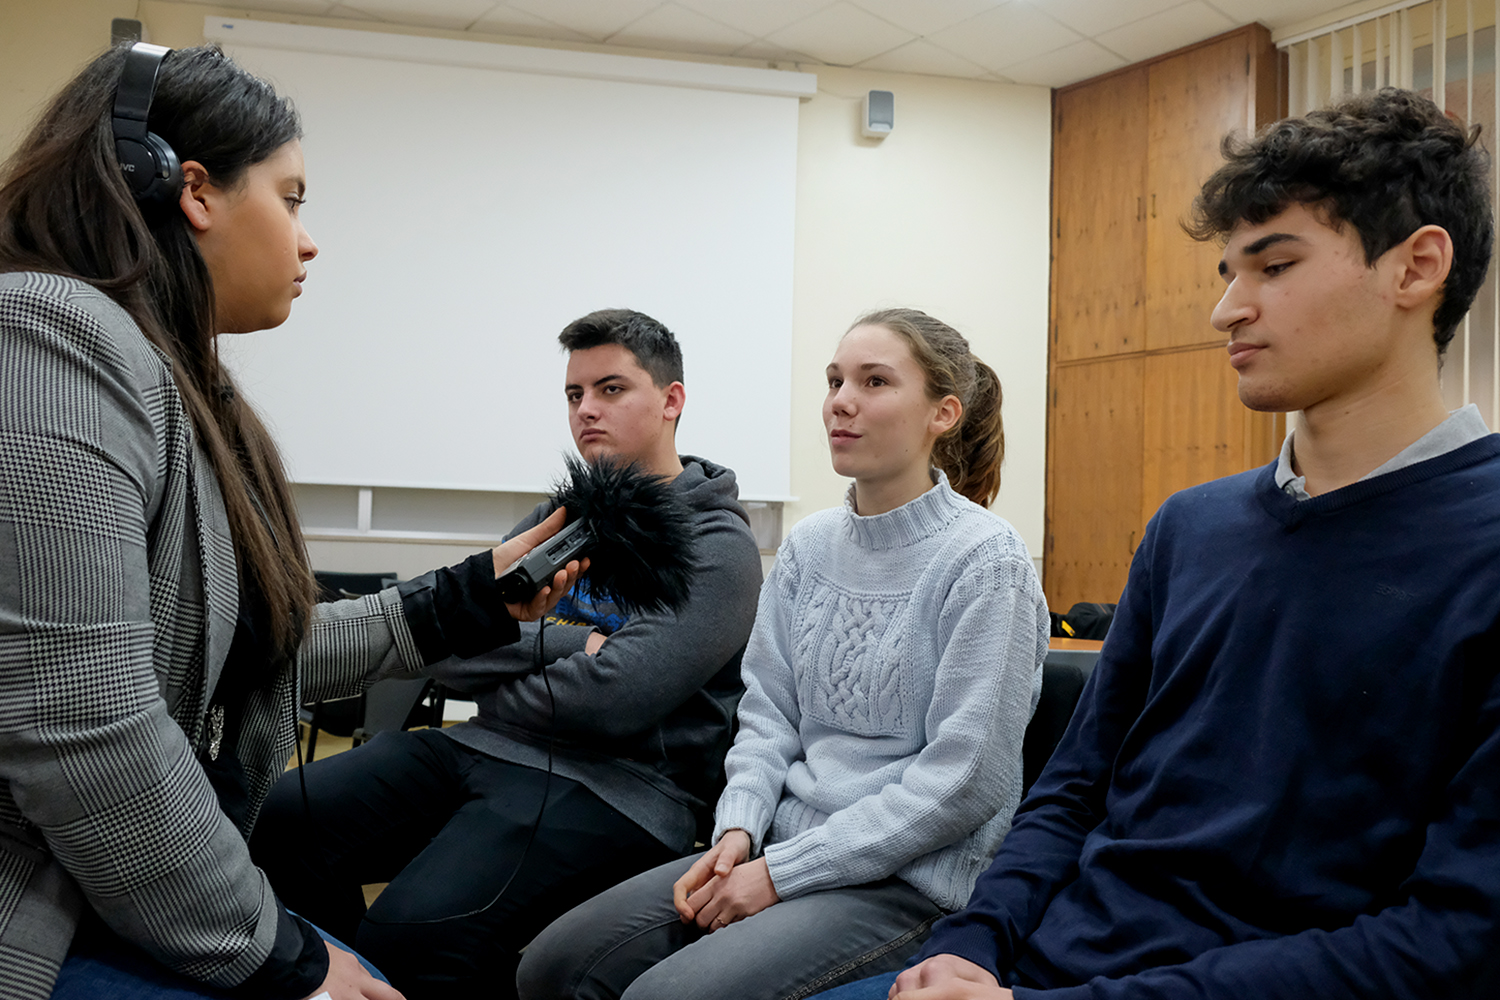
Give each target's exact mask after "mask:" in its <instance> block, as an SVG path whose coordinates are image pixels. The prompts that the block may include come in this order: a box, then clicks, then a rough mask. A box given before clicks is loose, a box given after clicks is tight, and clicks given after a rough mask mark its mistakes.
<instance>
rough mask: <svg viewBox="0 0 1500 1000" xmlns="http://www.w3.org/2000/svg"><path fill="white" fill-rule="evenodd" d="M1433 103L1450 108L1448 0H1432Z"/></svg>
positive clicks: (1443, 108) (1440, 107)
mask: <svg viewBox="0 0 1500 1000" xmlns="http://www.w3.org/2000/svg"><path fill="white" fill-rule="evenodd" d="M1432 103H1434V104H1436V105H1437V106H1438V110H1439V111H1446V110H1447V109H1448V0H1432Z"/></svg>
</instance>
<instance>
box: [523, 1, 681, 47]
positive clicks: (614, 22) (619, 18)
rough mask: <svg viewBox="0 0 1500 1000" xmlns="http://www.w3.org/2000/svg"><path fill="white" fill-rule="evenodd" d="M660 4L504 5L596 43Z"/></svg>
mask: <svg viewBox="0 0 1500 1000" xmlns="http://www.w3.org/2000/svg"><path fill="white" fill-rule="evenodd" d="M661 4H662V0H507V6H510V7H514V8H516V9H517V10H522V11H525V12H526V13H528V14H534V15H536V16H537V17H539V18H541V19H542V20H544V21H551V22H552V23H553V24H560V25H562V26H563V27H564V28H571V29H572V30H574V31H576V32H578V33H579V34H582V35H587V36H588V37H589V38H592V39H594V40H595V41H600V42H602V41H604V40H605V39H606V38H608V37H609V36H610V35H613V34H614V33H615V32H617V31H619V30H620V29H621V28H623V27H625V26H626V25H627V24H629V23H630V22H631V21H634V20H636V19H638V18H639V17H641V15H643V14H645V13H646V12H647V11H650V10H654V9H655V8H657V7H660V6H661Z"/></svg>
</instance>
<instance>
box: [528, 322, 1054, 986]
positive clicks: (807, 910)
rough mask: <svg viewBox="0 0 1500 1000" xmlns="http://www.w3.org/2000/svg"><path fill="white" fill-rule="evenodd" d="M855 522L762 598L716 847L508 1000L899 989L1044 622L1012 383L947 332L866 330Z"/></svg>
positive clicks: (858, 373) (663, 878) (1025, 704)
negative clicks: (1014, 495)
mask: <svg viewBox="0 0 1500 1000" xmlns="http://www.w3.org/2000/svg"><path fill="white" fill-rule="evenodd" d="M823 423H824V426H825V428H826V429H827V433H828V443H829V449H830V451H831V452H832V456H833V467H834V469H835V471H837V472H838V473H839V474H840V475H844V476H848V477H851V478H852V479H853V480H854V483H853V485H852V486H851V487H850V489H849V492H848V496H847V497H846V499H845V503H844V506H843V507H841V508H836V509H833V510H826V511H822V512H820V513H818V514H815V515H813V516H812V517H809V518H807V519H806V520H804V521H802V522H801V523H800V524H798V525H797V526H796V528H794V529H793V530H792V532H791V533H790V534H789V535H788V537H787V539H786V541H785V542H784V543H783V544H782V546H781V550H780V552H779V553H778V554H777V559H776V566H775V568H774V569H773V570H772V571H771V574H770V576H769V577H768V578H767V579H766V582H765V586H764V588H763V589H762V590H761V595H760V607H759V611H758V613H757V616H756V621H755V628H754V631H753V633H752V635H751V638H750V645H749V648H748V649H747V650H746V652H745V658H744V667H743V670H744V678H745V688H746V691H745V696H744V699H743V700H742V701H741V702H740V706H739V722H740V730H739V735H738V737H737V738H736V740H735V745H734V747H733V749H732V750H731V751H730V753H729V758H728V761H727V765H726V767H727V772H728V787H727V788H726V790H725V792H724V794H723V796H722V797H721V798H720V800H719V804H718V809H717V812H716V828H715V830H714V834H713V842H712V846H711V847H710V848H709V850H708V851H707V852H705V853H703V854H701V855H698V856H697V857H695V858H686V859H683V860H681V861H678V862H673V863H671V864H668V865H664V866H662V867H660V868H657V869H655V870H653V871H650V872H646V873H644V874H642V875H640V876H638V877H636V878H634V879H632V880H630V881H628V882H625V883H622V884H621V885H619V886H616V887H615V888H613V889H611V890H609V891H608V892H605V893H604V894H602V895H600V896H597V897H595V898H594V899H592V900H590V901H589V902H588V903H585V904H583V905H582V906H580V907H578V908H576V909H574V910H572V911H571V912H569V913H568V914H566V915H564V916H563V917H562V918H560V919H559V920H558V921H557V922H555V923H554V924H552V925H551V926H550V927H549V928H548V929H547V930H546V931H544V932H543V933H542V934H541V936H540V937H538V938H537V940H536V941H535V942H533V944H532V945H531V947H530V948H528V949H527V952H526V955H525V957H524V959H523V961H522V963H521V968H520V972H519V986H520V991H521V996H522V997H524V998H527V1000H541V998H544V997H579V998H594V997H619V996H625V997H629V998H651V1000H676V998H684V1000H686V998H695V1000H696V998H701V997H716V998H729V1000H732V998H741V997H743V998H755V1000H767V998H789V997H804V996H809V995H811V994H813V993H816V992H818V991H820V990H824V989H827V988H829V987H831V986H834V985H837V984H839V983H843V982H848V981H852V980H856V979H860V978H863V977H865V976H869V975H872V974H874V973H876V972H877V971H880V970H894V969H899V968H900V967H901V966H902V965H903V964H904V963H905V962H906V960H907V958H908V957H910V956H911V955H912V954H914V953H915V951H916V950H917V948H918V947H919V946H920V944H921V942H922V940H923V939H924V938H925V936H926V934H927V930H928V928H929V927H930V926H931V924H932V923H933V921H935V920H937V919H938V918H939V917H941V916H942V915H943V914H944V913H946V912H948V911H950V910H953V909H956V908H958V907H960V906H962V905H963V903H964V901H965V900H966V899H967V898H968V895H969V892H970V890H971V888H972V887H973V884H974V880H975V878H976V877H977V876H978V874H979V872H980V871H981V870H983V868H984V867H985V866H986V865H987V863H988V861H989V859H990V857H991V856H992V855H993V853H994V851H995V848H996V846H997V845H998V844H999V842H1000V840H1001V839H1002V838H1003V837H1004V836H1005V833H1006V831H1007V830H1008V829H1009V827H1010V817H1011V814H1012V813H1013V812H1014V811H1015V808H1016V805H1017V804H1018V802H1019V799H1020V794H1021V743H1022V738H1023V735H1024V733H1025V730H1026V724H1027V722H1028V721H1029V720H1030V718H1031V713H1032V710H1033V708H1034V707H1035V705H1036V700H1037V696H1038V694H1039V693H1040V690H1041V663H1042V659H1043V657H1044V656H1045V655H1046V649H1047V635H1048V631H1049V627H1048V618H1047V607H1046V602H1045V601H1044V600H1043V598H1042V593H1041V587H1040V584H1039V583H1038V581H1037V578H1036V573H1035V571H1034V569H1033V567H1032V563H1031V558H1030V555H1029V553H1028V552H1027V551H1026V546H1025V544H1024V543H1023V542H1022V541H1021V538H1020V536H1019V535H1018V534H1017V533H1016V531H1015V529H1014V528H1012V527H1011V526H1010V525H1009V524H1007V523H1006V522H1005V521H1003V520H1001V519H1000V518H998V517H996V516H994V515H993V514H990V513H989V512H988V511H986V510H985V509H984V505H986V504H988V503H989V502H990V501H991V500H993V499H994V496H995V494H996V492H998V489H999V470H1000V461H1001V458H1002V456H1003V453H1004V432H1003V429H1002V425H1001V419H1000V384H999V381H998V379H997V378H996V377H995V373H994V371H993V370H991V369H990V368H989V366H988V365H986V364H985V363H984V362H982V361H980V360H978V359H977V358H975V357H974V356H973V355H972V354H971V353H970V351H969V346H968V343H967V342H966V341H965V340H964V338H963V337H961V336H960V335H959V334H958V333H957V332H955V331H954V330H953V329H952V328H951V327H948V326H946V325H945V324H943V323H940V322H939V321H937V320H935V319H933V318H932V317H930V316H928V315H926V314H924V313H921V312H917V311H916V310H911V309H894V310H886V311H881V312H875V313H870V314H868V315H866V316H864V317H862V318H861V319H860V320H859V321H858V322H856V323H855V325H854V326H853V327H852V328H851V329H850V330H849V332H848V333H846V334H845V335H844V338H843V340H842V341H840V343H839V346H838V349H837V350H836V351H835V353H834V357H833V361H832V362H831V363H830V364H829V365H828V395H827V397H826V399H825V400H824V403H823Z"/></svg>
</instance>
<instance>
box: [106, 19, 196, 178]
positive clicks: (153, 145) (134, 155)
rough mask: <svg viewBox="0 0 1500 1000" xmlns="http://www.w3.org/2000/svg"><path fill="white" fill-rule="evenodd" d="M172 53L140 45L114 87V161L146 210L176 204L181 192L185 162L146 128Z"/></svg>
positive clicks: (127, 59)
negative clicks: (162, 72)
mask: <svg viewBox="0 0 1500 1000" xmlns="http://www.w3.org/2000/svg"><path fill="white" fill-rule="evenodd" d="M171 51H172V50H171V49H168V48H164V47H162V46H160V45H148V44H146V43H145V42H136V43H135V44H134V45H132V46H131V47H130V51H129V52H127V53H126V54H125V68H124V69H122V70H121V71H120V85H119V86H118V87H116V88H115V111H114V118H113V120H112V122H111V125H112V127H113V129H114V133H115V158H116V159H118V160H119V161H120V170H121V171H122V172H124V174H125V183H126V184H127V185H129V186H130V191H131V193H132V194H134V195H135V200H136V201H137V202H138V203H139V204H140V206H141V207H142V208H160V207H165V206H167V205H172V204H175V203H176V202H177V196H178V195H179V194H181V193H182V164H181V163H179V162H178V160H177V154H176V153H175V152H173V150H172V147H171V146H169V145H167V142H166V140H165V139H163V138H162V137H161V136H159V135H157V134H156V133H154V132H148V131H147V130H146V118H147V116H148V115H150V113H151V98H152V96H153V95H155V93H156V74H157V71H158V70H160V69H161V64H162V61H163V60H164V59H166V58H167V56H168V55H169V54H170V53H171Z"/></svg>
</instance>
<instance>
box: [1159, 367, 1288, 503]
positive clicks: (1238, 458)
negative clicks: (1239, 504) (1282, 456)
mask: <svg viewBox="0 0 1500 1000" xmlns="http://www.w3.org/2000/svg"><path fill="white" fill-rule="evenodd" d="M1145 364H1146V369H1145V406H1144V407H1143V411H1142V412H1143V419H1144V421H1145V423H1144V428H1145V434H1144V441H1143V445H1142V452H1143V454H1142V462H1141V523H1142V525H1143V526H1144V524H1145V522H1146V521H1149V520H1150V519H1151V515H1153V514H1155V513H1156V508H1158V507H1160V506H1161V505H1162V501H1164V500H1166V499H1167V497H1169V496H1171V495H1172V494H1173V493H1176V492H1177V491H1178V490H1182V489H1186V488H1187V487H1189V486H1196V485H1197V484H1198V483H1206V482H1208V481H1209V480H1210V479H1218V478H1219V477H1220V476H1230V475H1233V474H1234V473H1236V472H1243V471H1244V470H1245V469H1248V468H1250V467H1252V466H1254V465H1257V464H1259V463H1260V461H1261V459H1259V458H1258V457H1252V456H1251V455H1250V454H1249V451H1250V448H1251V447H1252V446H1253V445H1252V442H1251V440H1250V438H1251V435H1250V433H1249V432H1248V428H1249V427H1250V425H1251V424H1252V423H1253V422H1255V421H1260V422H1264V421H1265V420H1267V419H1268V418H1267V416H1266V415H1265V414H1258V413H1253V412H1251V411H1250V410H1248V409H1246V408H1245V406H1244V404H1243V403H1241V402H1240V398H1239V394H1238V392H1237V389H1236V386H1237V384H1238V382H1239V377H1238V376H1237V375H1236V374H1235V371H1234V369H1233V368H1231V367H1230V366H1229V354H1228V352H1227V351H1226V350H1225V349H1224V348H1223V347H1220V346H1217V345H1216V346H1213V347H1209V348H1205V349H1200V350H1195V351H1181V352H1178V353H1174V354H1155V355H1150V356H1148V357H1147V358H1146V359H1145Z"/></svg>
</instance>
